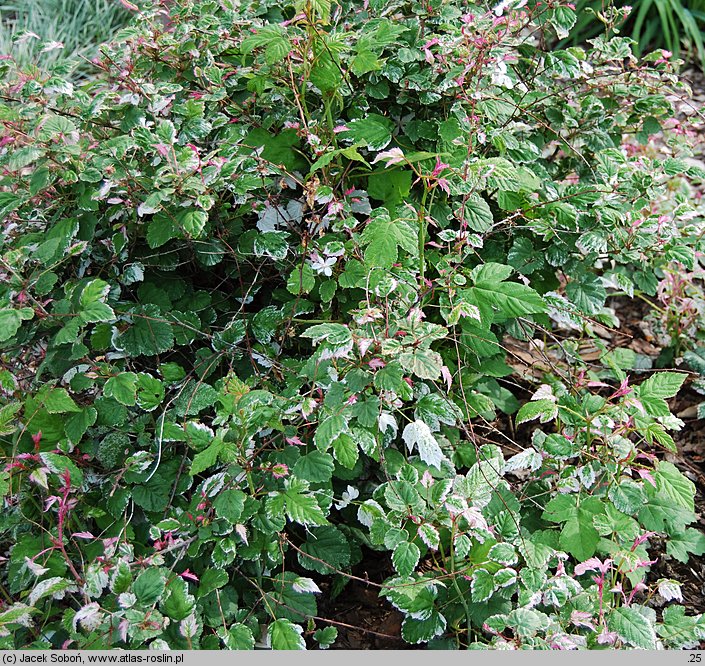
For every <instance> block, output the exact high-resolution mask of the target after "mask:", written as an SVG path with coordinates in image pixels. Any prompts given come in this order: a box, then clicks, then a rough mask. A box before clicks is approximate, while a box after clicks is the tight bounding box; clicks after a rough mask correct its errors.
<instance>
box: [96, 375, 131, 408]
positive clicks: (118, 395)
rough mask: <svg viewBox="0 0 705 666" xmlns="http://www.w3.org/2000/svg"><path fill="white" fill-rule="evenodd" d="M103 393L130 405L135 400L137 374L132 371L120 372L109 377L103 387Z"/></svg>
mask: <svg viewBox="0 0 705 666" xmlns="http://www.w3.org/2000/svg"><path fill="white" fill-rule="evenodd" d="M103 395H104V396H105V397H106V398H114V399H115V400H117V401H118V402H119V403H120V404H121V405H125V406H126V407H131V406H132V405H134V404H135V402H136V401H137V375H136V374H135V373H134V372H121V373H120V374H119V375H115V376H114V377H110V379H108V381H106V382H105V386H104V387H103Z"/></svg>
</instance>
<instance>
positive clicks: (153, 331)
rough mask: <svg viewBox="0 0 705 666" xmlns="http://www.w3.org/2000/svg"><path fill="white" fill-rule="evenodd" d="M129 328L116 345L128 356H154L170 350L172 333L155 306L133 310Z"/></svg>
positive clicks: (172, 343)
mask: <svg viewBox="0 0 705 666" xmlns="http://www.w3.org/2000/svg"><path fill="white" fill-rule="evenodd" d="M131 317H132V323H131V324H130V326H129V328H128V329H127V330H126V331H124V332H123V333H122V334H121V335H120V336H118V339H117V343H118V345H119V346H120V347H122V348H123V349H124V350H125V351H126V352H127V353H128V354H129V355H130V356H140V355H144V356H156V355H157V354H161V353H163V352H165V351H168V350H169V349H171V348H172V347H173V345H174V333H173V331H172V329H171V325H170V324H169V322H167V321H165V319H164V317H163V316H162V313H161V311H160V310H159V308H158V307H157V306H156V305H151V304H150V305H144V306H142V307H140V308H135V309H134V310H133V311H132V313H131Z"/></svg>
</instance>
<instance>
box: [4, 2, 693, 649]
mask: <svg viewBox="0 0 705 666" xmlns="http://www.w3.org/2000/svg"><path fill="white" fill-rule="evenodd" d="M518 4H521V3H518ZM574 20H575V13H574V11H573V10H572V9H571V7H570V6H567V5H563V4H559V3H549V4H546V5H544V6H543V8H542V9H541V10H540V12H537V13H532V12H529V11H528V10H526V9H522V8H521V7H519V8H518V9H516V10H514V9H512V8H511V6H509V5H503V6H500V7H497V8H487V7H479V6H473V5H469V4H465V3H462V2H452V3H434V2H431V3H429V4H428V5H425V6H421V5H412V6H409V5H407V4H406V3H402V2H392V3H390V2H386V1H385V2H374V1H372V2H370V4H369V7H368V8H363V7H361V6H359V3H351V4H350V5H347V4H342V5H334V6H332V5H330V4H329V3H326V2H318V1H317V2H312V3H298V4H293V5H282V4H281V3H256V4H252V5H248V4H242V5H240V4H239V3H232V4H230V3H227V2H198V3H191V2H183V3H180V4H179V5H178V6H177V7H176V8H175V9H174V13H173V17H172V23H171V24H170V25H169V26H168V27H167V26H165V25H164V23H163V21H162V20H161V16H160V15H159V14H158V12H156V11H151V12H143V13H141V14H140V16H139V21H137V22H136V23H135V25H133V26H130V27H128V28H126V29H125V30H123V31H122V33H121V34H120V36H119V39H118V41H117V42H116V43H115V44H114V45H112V46H109V47H106V48H105V49H104V53H103V57H102V58H101V59H100V60H99V61H98V62H97V64H96V67H97V72H96V80H95V81H94V82H92V83H91V85H90V86H86V87H81V86H73V85H71V84H70V83H69V82H68V81H67V80H66V79H65V77H64V76H63V70H62V68H61V67H57V68H54V69H53V70H52V69H50V70H49V71H47V72H43V71H39V70H37V69H34V68H26V69H24V70H23V69H19V70H18V69H17V68H16V67H15V66H14V65H13V63H11V62H9V61H4V62H3V65H2V66H3V67H4V77H5V78H4V83H3V85H4V89H3V92H2V94H3V98H2V99H3V100H4V101H3V103H2V104H1V105H0V118H1V120H2V123H3V128H4V129H3V131H4V134H3V138H2V153H1V155H0V160H1V161H2V166H3V169H4V171H3V176H2V181H0V186H1V188H2V189H1V191H0V210H2V213H3V215H5V216H6V220H7V221H6V224H5V227H4V229H3V236H2V245H1V246H0V250H1V251H2V256H1V259H0V270H1V271H2V272H3V280H2V282H1V284H2V286H0V298H1V299H2V301H1V302H2V307H0V341H1V343H2V345H3V347H2V349H3V351H2V363H3V368H2V372H1V374H0V383H1V386H2V391H3V399H4V402H5V404H4V406H3V407H2V411H1V412H0V422H1V423H2V444H3V454H4V456H5V462H6V466H5V469H4V471H3V473H2V477H1V478H2V482H3V489H4V497H5V502H6V507H7V510H6V511H5V512H4V513H3V518H2V523H0V528H1V530H2V532H1V534H2V541H3V544H4V546H5V548H6V549H7V550H8V562H7V565H6V566H5V568H4V570H3V572H2V575H3V583H4V585H5V588H6V589H7V592H8V594H7V597H8V599H7V603H6V604H5V605H4V606H3V608H2V610H1V612H0V626H2V627H3V632H4V636H3V637H2V638H0V640H2V641H3V644H4V645H5V646H7V647H25V646H32V647H60V646H74V647H79V646H80V647H91V646H122V647H125V646H127V647H131V648H142V647H151V648H160V647H162V648H163V647H166V646H169V647H172V648H181V649H184V648H189V647H202V648H206V649H224V648H227V649H235V648H252V647H253V646H254V645H255V643H256V642H259V643H260V644H261V645H271V646H272V647H274V648H294V647H296V648H300V647H304V646H306V645H309V646H316V645H318V646H320V647H327V646H328V645H330V644H331V643H333V642H334V641H335V638H336V629H335V623H334V622H330V621H328V620H326V619H325V618H324V617H322V616H321V615H320V614H319V611H318V602H317V595H318V594H321V590H322V589H325V590H330V592H328V594H335V593H340V592H341V591H344V588H345V585H346V584H347V582H348V581H349V580H350V576H351V571H352V569H353V567H355V565H357V564H358V563H360V562H361V561H363V559H364V558H365V557H369V553H370V552H371V551H372V552H375V553H377V557H380V555H381V556H385V557H388V558H389V560H390V576H389V578H388V579H387V580H385V581H384V583H382V584H378V589H379V592H380V595H381V598H386V599H388V600H389V601H390V602H391V603H392V604H394V605H395V606H396V607H397V608H398V609H400V610H401V611H402V612H403V613H404V614H405V620H404V623H403V627H402V636H403V637H404V639H405V640H406V641H408V642H409V643H429V644H431V645H433V646H436V647H438V646H441V645H442V646H447V647H478V646H492V647H542V648H543V647H548V648H579V647H595V648H599V647H609V646H612V647H642V648H644V647H656V646H665V647H682V646H685V645H692V644H694V643H696V642H697V641H698V640H699V639H701V638H702V636H703V618H702V616H701V615H698V616H687V615H686V614H685V613H684V609H683V607H682V606H680V605H679V603H678V602H679V601H681V600H682V594H681V592H680V587H679V584H678V582H677V581H670V580H653V576H651V577H650V568H651V565H652V564H653V557H655V556H656V555H655V553H654V551H655V549H656V547H657V545H662V547H663V544H666V545H665V548H666V549H667V553H668V554H670V555H672V556H673V557H677V558H678V559H681V560H687V558H688V557H689V554H690V553H693V552H694V553H702V552H703V551H705V543H704V542H705V537H703V535H702V534H701V533H700V532H698V531H697V530H696V529H694V528H692V527H690V525H691V524H692V523H693V521H694V520H695V515H694V501H693V497H694V492H695V489H694V486H693V484H692V482H691V481H690V480H689V479H687V478H686V477H685V476H684V475H683V474H682V473H681V472H680V471H679V470H678V469H677V468H676V467H675V466H674V465H673V464H671V463H669V462H666V461H663V460H662V458H661V457H660V455H659V454H661V453H663V452H664V451H673V450H674V447H675V444H674V442H673V439H672V436H671V434H670V433H671V432H673V431H676V430H678V429H679V428H680V427H681V426H682V422H680V421H679V420H678V419H677V418H675V417H674V416H673V415H672V414H671V412H670V409H669V405H668V403H667V402H666V400H667V399H670V398H671V397H673V396H674V395H675V394H676V393H677V392H678V390H679V389H680V387H681V385H682V384H683V382H684V380H685V376H686V375H685V373H682V372H680V373H679V372H673V371H670V372H662V373H656V374H651V373H650V374H649V375H648V377H646V378H645V377H636V376H635V374H636V367H635V362H634V361H635V360H634V359H633V358H630V357H629V354H626V353H624V352H620V351H619V350H617V349H605V350H604V352H605V353H604V355H603V356H602V363H601V364H600V365H599V366H598V367H592V366H587V365H586V364H585V363H583V362H582V361H581V359H580V356H579V354H576V353H575V350H576V349H577V347H578V345H579V344H580V342H581V341H582V339H583V338H591V337H593V336H594V332H595V330H596V329H598V328H600V327H602V328H604V327H610V326H615V325H617V324H618V321H617V318H616V315H615V312H614V311H613V310H612V309H611V307H610V302H609V301H608V297H609V296H610V295H624V294H627V295H629V296H632V295H634V294H638V295H640V296H642V297H643V298H647V299H648V298H649V297H654V296H656V295H657V292H658V285H659V281H660V280H662V279H664V276H665V275H666V274H667V271H668V270H670V269H671V268H672V267H674V266H676V265H678V264H680V265H684V264H686V263H688V262H691V264H692V266H691V267H690V268H691V270H692V268H694V266H695V264H696V263H697V262H699V261H700V256H702V255H701V254H699V253H696V249H695V246H694V242H693V240H692V239H693V238H700V237H701V236H702V234H699V233H698V232H699V228H700V225H701V221H700V220H699V219H698V218H696V217H693V216H692V215H688V214H689V213H691V212H692V209H691V208H690V206H691V204H690V202H689V199H688V198H687V197H685V196H682V197H675V198H673V197H669V198H668V204H667V205H666V204H665V203H664V200H665V198H666V194H667V193H668V192H670V191H671V188H672V185H673V182H674V179H677V178H681V177H683V176H684V175H688V176H689V177H690V178H700V177H702V173H701V172H700V171H699V170H698V169H697V167H693V166H692V165H690V164H689V163H688V162H687V161H686V160H685V159H684V158H685V157H687V156H688V155H689V153H688V147H687V142H686V141H685V138H684V135H683V134H682V133H680V134H679V133H677V132H675V131H674V132H668V128H669V124H668V123H669V121H670V118H671V114H672V109H671V106H670V103H669V101H668V98H667V95H668V94H670V93H671V92H672V90H673V89H674V88H675V89H676V90H678V86H679V84H678V81H677V78H676V77H675V75H674V74H673V70H672V67H671V65H670V64H669V62H667V61H666V60H665V59H663V58H661V57H660V56H654V57H652V58H651V59H650V60H648V61H646V62H644V63H641V64H639V65H635V68H625V67H624V66H623V63H624V61H625V59H629V58H630V57H631V50H630V49H631V46H630V42H629V40H627V39H625V38H621V37H616V38H612V39H608V38H598V39H596V40H595V42H594V46H593V48H592V49H591V50H590V51H589V52H587V51H585V50H583V49H581V48H569V49H566V50H560V51H553V52H552V51H546V50H545V49H544V48H543V46H542V45H543V44H544V43H547V42H548V41H550V39H552V38H553V37H555V35H559V34H563V33H565V32H566V31H567V30H569V29H570V27H571V26H572V25H573V22H574ZM661 129H665V130H666V132H667V137H668V143H667V148H666V153H665V154H664V153H658V154H654V153H653V152H649V151H647V150H646V149H645V147H646V146H648V142H649V136H650V135H652V134H654V133H656V132H659V131H660V130H661ZM664 215H668V216H669V218H668V219H669V220H672V221H673V223H672V224H664V222H663V219H662V218H663V216H664ZM512 339H513V340H520V341H523V342H524V343H525V344H526V345H527V347H528V348H530V349H534V350H536V353H537V354H538V355H540V356H541V358H542V359H546V360H547V365H545V370H544V371H542V376H541V377H540V378H538V380H537V381H532V380H531V378H530V377H516V376H513V369H512V367H511V366H510V365H509V363H508V362H511V361H512V355H511V354H509V353H508V352H507V348H508V344H509V342H510V341H511V340H512ZM627 372H630V373H631V375H632V376H628V375H627ZM497 424H501V426H500V427H499V428H497V427H496V425H497ZM527 424H531V425H527ZM514 428H518V429H519V430H518V435H519V436H518V437H516V438H515V437H510V433H512V430H513V429H514ZM515 439H516V440H517V441H518V442H519V443H517V441H515ZM656 600H660V601H662V602H669V603H671V605H670V606H669V608H668V609H667V610H666V611H664V612H663V613H661V614H657V612H656V611H655V610H654V602H655V601H656Z"/></svg>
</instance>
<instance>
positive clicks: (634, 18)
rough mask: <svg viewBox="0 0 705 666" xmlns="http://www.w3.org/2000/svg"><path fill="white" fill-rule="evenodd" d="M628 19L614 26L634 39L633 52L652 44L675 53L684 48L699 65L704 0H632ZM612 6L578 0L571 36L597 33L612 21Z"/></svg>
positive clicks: (703, 53) (578, 38) (704, 47)
mask: <svg viewBox="0 0 705 666" xmlns="http://www.w3.org/2000/svg"><path fill="white" fill-rule="evenodd" d="M630 7H631V11H630V12H629V13H628V17H629V18H628V19H627V21H626V23H624V25H623V26H620V25H619V24H618V25H617V27H618V28H619V29H620V31H621V32H622V34H625V35H629V36H630V37H631V38H632V39H634V40H635V42H636V49H635V51H636V53H637V55H640V54H642V53H646V52H647V51H649V50H652V49H656V48H663V49H667V50H668V51H670V52H671V53H673V54H674V55H675V56H676V57H678V56H680V55H681V53H682V50H683V48H684V47H685V52H686V53H687V54H688V55H689V56H690V57H692V59H693V60H695V61H697V62H698V63H699V64H700V66H701V67H702V66H703V63H705V43H704V42H703V28H705V3H703V2H700V1H698V0H695V1H694V2H687V3H686V2H681V0H636V1H635V2H632V3H631V5H630ZM614 8H615V5H614V3H612V2H609V1H608V2H594V0H579V2H577V3H576V4H575V9H576V13H577V15H578V18H577V20H576V24H575V27H574V28H573V30H572V31H571V37H570V38H571V40H573V41H574V42H576V43H583V42H585V41H586V40H588V39H591V38H592V37H595V36H596V35H598V34H600V32H601V31H602V30H603V29H604V27H605V26H607V25H613V22H614V18H613V17H612V16H611V15H612V12H613V10H614Z"/></svg>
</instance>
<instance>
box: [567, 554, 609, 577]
mask: <svg viewBox="0 0 705 666" xmlns="http://www.w3.org/2000/svg"><path fill="white" fill-rule="evenodd" d="M611 564H612V560H605V561H604V562H602V561H601V560H598V559H597V558H596V557H591V558H590V559H589V560H585V562H581V563H580V564H576V565H575V575H576V576H581V575H582V574H584V573H585V572H586V571H599V572H601V573H606V572H607V571H609V568H610V566H611Z"/></svg>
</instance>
